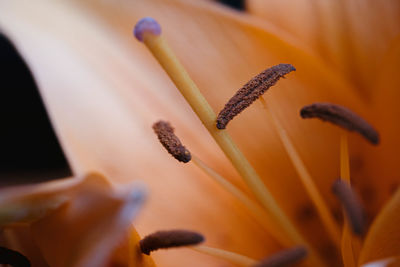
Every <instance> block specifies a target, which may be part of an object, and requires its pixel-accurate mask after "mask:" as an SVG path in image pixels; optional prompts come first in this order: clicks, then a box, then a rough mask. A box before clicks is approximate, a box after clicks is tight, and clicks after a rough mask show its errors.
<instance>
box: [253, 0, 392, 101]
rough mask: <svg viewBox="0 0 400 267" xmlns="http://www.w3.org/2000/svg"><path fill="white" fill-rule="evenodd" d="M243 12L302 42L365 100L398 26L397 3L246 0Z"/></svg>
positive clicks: (386, 0) (385, 1)
mask: <svg viewBox="0 0 400 267" xmlns="http://www.w3.org/2000/svg"><path fill="white" fill-rule="evenodd" d="M246 6H247V10H248V11H249V12H251V13H252V14H255V15H257V16H260V17H262V18H264V19H265V20H266V21H267V22H268V23H271V24H273V25H275V26H277V27H278V28H279V29H281V30H282V31H283V32H286V34H287V33H289V34H291V35H292V36H294V37H295V38H297V39H298V42H302V43H305V45H307V46H308V47H310V49H311V50H312V51H314V53H316V54H317V55H319V56H320V57H321V58H323V59H324V60H325V61H326V62H327V63H329V64H331V65H332V66H333V67H334V68H336V69H337V70H339V71H340V72H341V73H342V74H343V75H344V76H345V77H346V78H347V79H348V80H349V81H350V82H351V83H352V84H354V85H355V86H356V88H357V90H359V92H360V93H361V95H362V96H364V98H365V99H370V98H371V97H372V92H373V90H374V87H373V86H371V85H372V83H373V82H374V79H375V77H376V76H375V74H376V72H377V71H379V68H378V66H379V64H380V61H381V58H382V57H383V56H384V55H385V53H386V51H387V50H388V49H389V48H390V46H391V43H392V41H393V40H394V38H396V36H398V34H400V28H399V27H398V25H399V22H400V12H399V11H400V4H399V2H398V1H396V0H383V1H374V0H366V1H357V0H344V1H316V0H301V1H297V0H284V1H280V0H271V1H263V0H249V1H246Z"/></svg>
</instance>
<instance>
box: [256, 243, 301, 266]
mask: <svg viewBox="0 0 400 267" xmlns="http://www.w3.org/2000/svg"><path fill="white" fill-rule="evenodd" d="M307 254H308V251H307V249H306V248H305V247H303V246H297V247H294V248H289V249H286V250H283V251H280V252H278V253H276V254H274V255H272V256H269V257H268V258H265V259H263V260H261V261H260V262H258V263H257V264H255V265H253V267H283V266H290V265H293V264H296V263H298V262H299V261H301V260H303V259H304V258H305V257H306V256H307Z"/></svg>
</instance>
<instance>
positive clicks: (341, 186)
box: [332, 179, 366, 236]
mask: <svg viewBox="0 0 400 267" xmlns="http://www.w3.org/2000/svg"><path fill="white" fill-rule="evenodd" d="M332 191H333V193H334V194H335V195H336V197H337V198H338V200H339V201H340V203H341V204H342V206H343V208H344V211H345V214H346V216H347V219H348V221H349V223H350V226H351V229H352V231H353V233H354V234H356V235H359V236H362V235H363V234H364V231H365V228H366V221H365V213H364V209H363V206H362V204H361V202H360V200H359V198H358V197H357V195H356V193H355V192H354V191H353V189H352V188H351V187H350V185H349V184H348V183H347V182H345V181H343V180H340V179H338V180H336V181H335V182H334V183H333V186H332Z"/></svg>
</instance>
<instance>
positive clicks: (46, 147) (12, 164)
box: [0, 0, 244, 187]
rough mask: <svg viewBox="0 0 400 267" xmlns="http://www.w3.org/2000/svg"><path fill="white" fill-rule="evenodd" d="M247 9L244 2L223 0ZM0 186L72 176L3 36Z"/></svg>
mask: <svg viewBox="0 0 400 267" xmlns="http://www.w3.org/2000/svg"><path fill="white" fill-rule="evenodd" d="M219 2H220V3H222V4H225V5H229V6H231V7H232V8H235V9H239V10H243V8H244V1H240V0H221V1H219ZM0 73H1V76H0V77H1V80H0V89H1V96H0V123H1V124H0V125H1V129H0V187H4V186H7V185H15V184H22V183H37V182H41V181H46V180H52V179H57V178H63V177H67V176H70V175H72V173H71V169H70V167H69V165H68V162H67V160H66V158H65V155H64V153H63V151H62V149H61V147H60V144H59V142H58V140H57V137H56V135H55V133H54V131H53V128H52V125H51V123H50V120H49V117H48V115H47V113H46V109H45V107H44V105H43V102H42V99H41V98H40V95H39V91H38V88H37V86H36V84H35V81H34V79H33V76H32V75H31V73H30V71H29V69H28V67H27V66H26V64H25V62H24V61H23V59H22V57H21V56H20V55H19V54H18V52H17V51H16V50H15V49H14V47H13V45H12V44H11V43H10V42H9V40H8V39H7V38H6V37H5V36H4V35H2V34H1V33H0Z"/></svg>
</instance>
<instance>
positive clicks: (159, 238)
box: [140, 230, 204, 255]
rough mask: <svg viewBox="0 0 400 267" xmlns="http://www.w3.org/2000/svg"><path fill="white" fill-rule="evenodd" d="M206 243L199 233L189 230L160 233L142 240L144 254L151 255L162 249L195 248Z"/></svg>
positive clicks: (141, 247)
mask: <svg viewBox="0 0 400 267" xmlns="http://www.w3.org/2000/svg"><path fill="white" fill-rule="evenodd" d="M203 241H204V236H203V235H202V234H199V233H197V232H192V231H187V230H170V231H158V232H155V233H153V234H150V235H148V236H146V237H145V238H143V239H142V240H140V249H141V251H142V253H144V254H146V255H150V252H152V251H155V250H158V249H161V248H164V249H166V248H173V247H183V246H193V245H197V244H200V243H202V242H203Z"/></svg>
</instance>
